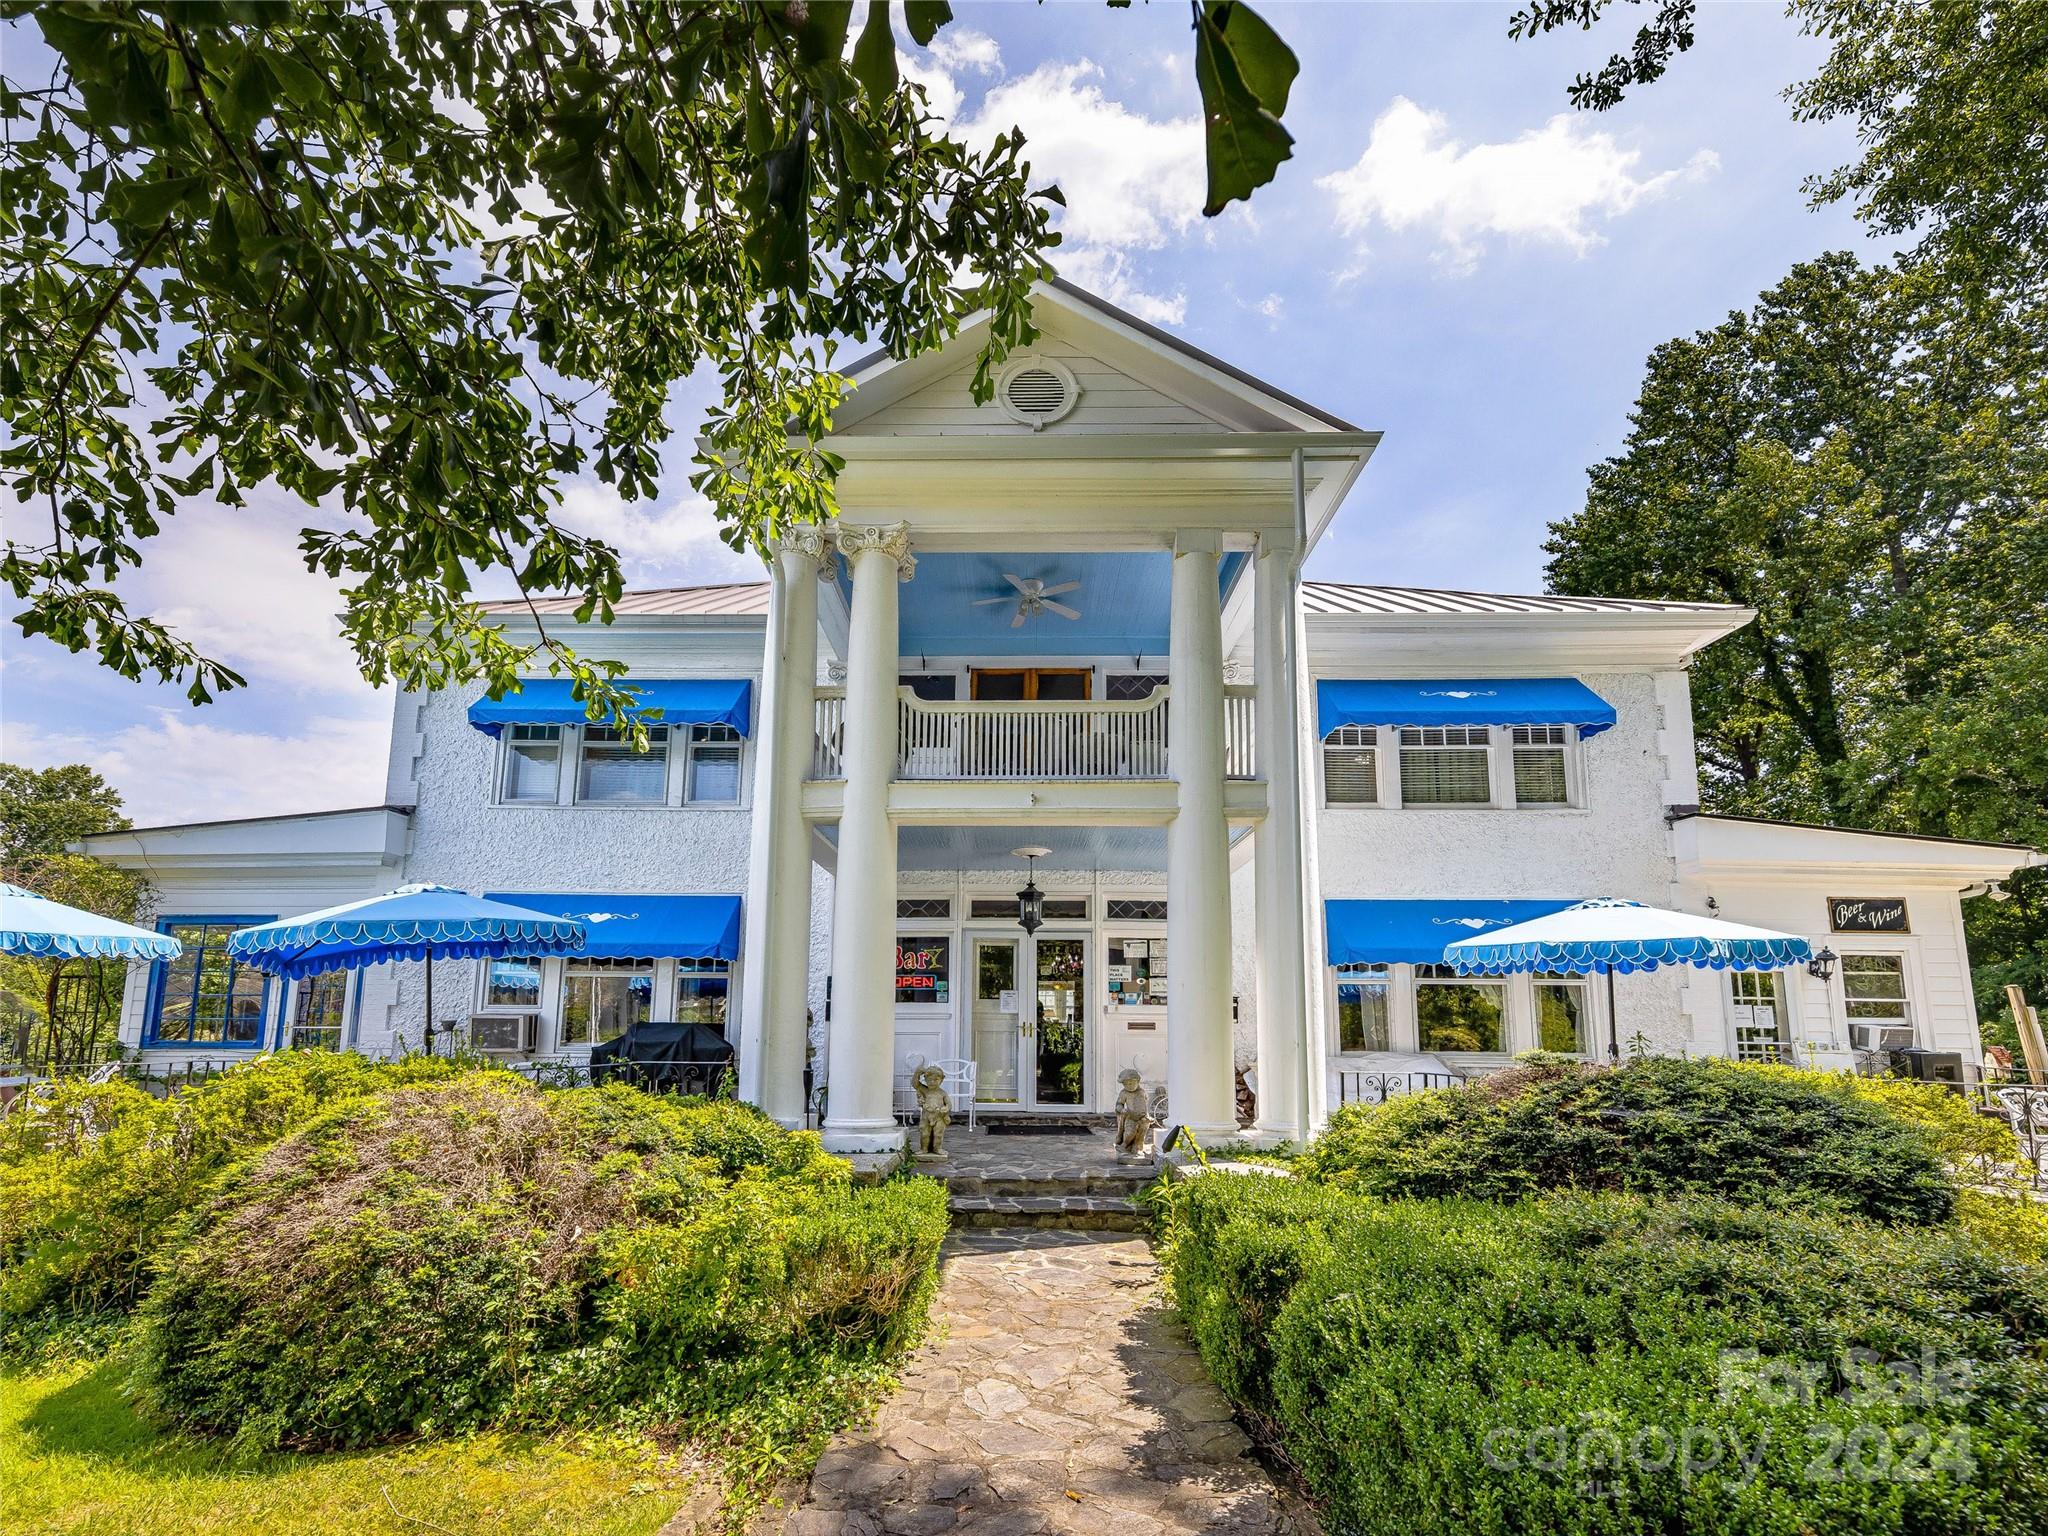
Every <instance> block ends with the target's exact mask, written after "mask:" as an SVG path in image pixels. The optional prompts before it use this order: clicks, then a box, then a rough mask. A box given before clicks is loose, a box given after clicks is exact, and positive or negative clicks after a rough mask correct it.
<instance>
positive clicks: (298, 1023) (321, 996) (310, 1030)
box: [291, 971, 350, 1051]
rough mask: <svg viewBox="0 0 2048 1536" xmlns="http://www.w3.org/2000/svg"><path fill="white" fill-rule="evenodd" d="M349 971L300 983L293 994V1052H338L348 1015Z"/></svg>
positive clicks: (327, 972)
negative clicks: (343, 1019) (344, 1021)
mask: <svg viewBox="0 0 2048 1536" xmlns="http://www.w3.org/2000/svg"><path fill="white" fill-rule="evenodd" d="M349 975H350V973H349V972H347V971H321V972H320V973H319V974H317V975H314V976H306V977H303V978H301V979H300V981H299V982H298V984H297V985H296V987H295V988H294V989H293V993H292V1041H291V1044H292V1049H293V1050H295V1051H338V1050H340V1049H341V1023H342V1017H343V1015H344V1014H345V1013H347V1011H348V984H349Z"/></svg>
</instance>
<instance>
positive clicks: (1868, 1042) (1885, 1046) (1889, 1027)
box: [1850, 1020, 1913, 1051]
mask: <svg viewBox="0 0 2048 1536" xmlns="http://www.w3.org/2000/svg"><path fill="white" fill-rule="evenodd" d="M1850 1028H1851V1030H1852V1031H1853V1033H1854V1036H1855V1041H1856V1048H1857V1049H1858V1050H1859V1051H1902V1050H1904V1049H1905V1048H1906V1047H1907V1046H1909V1045H1911V1044H1912V1043H1913V1030H1912V1027H1911V1026H1910V1025H1906V1024H1869V1023H1863V1022H1860V1021H1854V1020H1852V1021H1851V1024H1850Z"/></svg>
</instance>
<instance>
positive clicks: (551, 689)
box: [469, 677, 754, 736]
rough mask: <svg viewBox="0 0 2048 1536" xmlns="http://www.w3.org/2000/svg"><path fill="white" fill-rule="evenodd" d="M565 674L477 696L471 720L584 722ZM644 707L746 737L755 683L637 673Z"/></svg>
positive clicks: (479, 724)
mask: <svg viewBox="0 0 2048 1536" xmlns="http://www.w3.org/2000/svg"><path fill="white" fill-rule="evenodd" d="M574 686H575V685H574V684H573V683H571V682H570V681H569V679H568V678H566V677H542V678H533V679H531V680H530V681H528V682H527V683H526V684H525V685H524V686H523V687H522V688H521V689H520V690H519V692H517V693H508V694H506V695H505V697H504V698H502V699H478V700H477V701H476V702H475V703H474V704H472V705H470V706H469V723H470V724H471V725H473V726H475V727H476V728H477V729H478V730H480V731H482V732H483V733H484V734H485V735H486V736H495V735H497V734H498V732H499V731H501V730H503V729H504V728H505V727H506V726H508V725H581V724H583V723H584V721H585V720H586V719H588V718H589V717H588V716H587V715H586V714H585V713H584V707H583V705H581V704H580V703H578V702H577V701H576V700H575V699H574V698H572V697H570V692H571V690H572V689H573V688H574ZM626 686H627V687H629V688H631V689H632V690H633V691H634V692H635V693H637V694H638V695H639V696H640V703H641V705H642V706H643V707H644V708H648V709H658V710H660V711H661V719H660V720H659V721H658V722H656V723H658V724H661V725H729V726H731V727H732V728H733V729H734V730H736V731H738V732H739V733H740V734H741V735H742V736H745V735H746V734H747V733H748V732H749V730H750V729H751V728H752V726H753V722H754V685H753V683H751V682H750V681H748V680H747V679H746V678H743V677H680V678H637V677H636V678H633V679H632V680H631V681H629V682H628V683H627V685H626Z"/></svg>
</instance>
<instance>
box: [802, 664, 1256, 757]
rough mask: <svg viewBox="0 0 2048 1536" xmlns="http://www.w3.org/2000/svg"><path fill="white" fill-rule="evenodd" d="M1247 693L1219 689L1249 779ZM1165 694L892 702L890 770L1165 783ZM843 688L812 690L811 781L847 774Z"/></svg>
mask: <svg viewBox="0 0 2048 1536" xmlns="http://www.w3.org/2000/svg"><path fill="white" fill-rule="evenodd" d="M1252 710H1253V705H1252V690H1251V689H1250V688H1247V687H1239V686H1235V685H1233V686H1230V687H1227V688H1225V689H1224V699H1223V727H1224V736H1223V739H1224V772H1225V774H1226V776H1228V777H1230V778H1234V779H1248V778H1252V777H1253V776H1254V775H1255V772H1256V756H1255V753H1254V749H1253V742H1252ZM1167 720H1168V702H1167V690H1166V689H1164V688H1159V689H1155V690H1154V691H1153V692H1152V693H1151V694H1149V695H1147V696H1146V697H1145V698H1142V699H1072V700H1069V699H1036V700H1028V701H1023V702H1019V701H1014V700H1004V701H1001V702H998V701H995V700H989V699H974V700H956V699H920V698H918V697H917V696H916V694H914V693H912V692H911V691H910V690H909V689H908V688H905V689H903V690H901V692H900V693H899V695H898V698H897V704H896V722H897V724H896V776H897V777H898V778H900V779H922V780H932V779H938V780H961V779H975V780H1017V779H1034V780H1048V779H1072V780H1079V779H1165V778H1168V777H1170V773H1169V771H1168V762H1167V747H1168V738H1167ZM845 733H846V690H845V689H843V688H820V689H819V690H818V693H817V741H816V744H815V746H814V748H813V751H812V754H811V777H812V778H814V779H839V778H844V777H845V763H844V757H843V754H844V751H845V739H846V734H845Z"/></svg>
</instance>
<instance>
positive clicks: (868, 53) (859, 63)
mask: <svg viewBox="0 0 2048 1536" xmlns="http://www.w3.org/2000/svg"><path fill="white" fill-rule="evenodd" d="M853 77H854V78H855V79H856V80H858V81H860V88H861V89H862V90H863V91H865V92H867V96H868V100H869V101H872V102H875V103H876V104H878V105H879V104H880V103H882V102H884V101H887V100H888V99H889V98H890V97H891V96H893V95H894V94H895V93H896V82H897V75H896V33H895V31H894V29H893V28H891V27H890V25H889V4H888V0H869V4H868V19H867V22H866V24H865V25H864V26H862V27H861V29H860V40H859V41H858V42H856V43H855V44H854V45H853Z"/></svg>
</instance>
